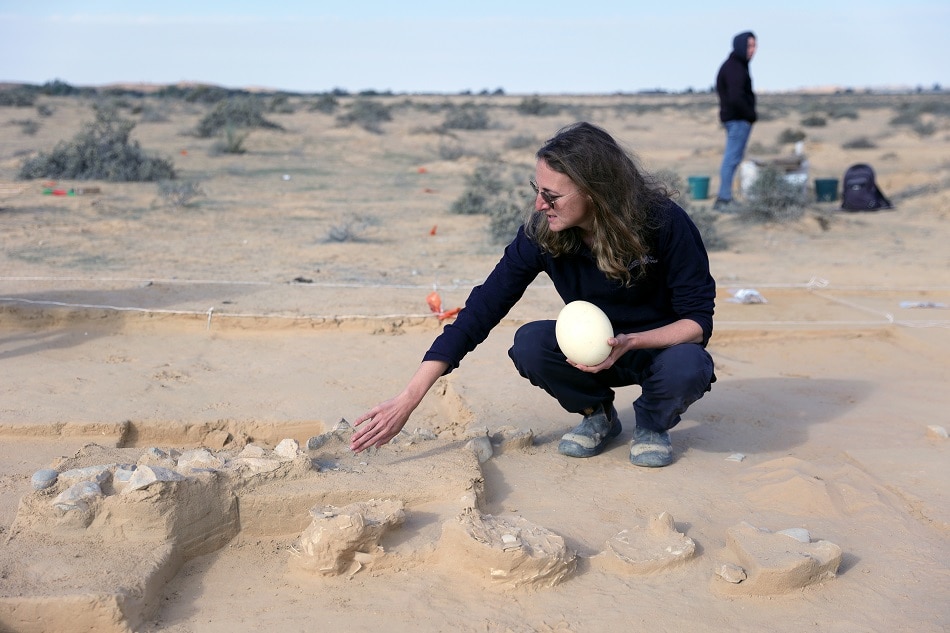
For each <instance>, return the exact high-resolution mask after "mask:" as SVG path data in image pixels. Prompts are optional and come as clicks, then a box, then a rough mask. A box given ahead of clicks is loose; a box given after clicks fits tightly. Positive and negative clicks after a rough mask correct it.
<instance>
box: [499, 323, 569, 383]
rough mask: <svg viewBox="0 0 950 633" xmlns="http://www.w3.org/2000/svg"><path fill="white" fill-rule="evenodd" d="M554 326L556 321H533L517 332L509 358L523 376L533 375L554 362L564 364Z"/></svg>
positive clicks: (509, 351)
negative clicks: (558, 361)
mask: <svg viewBox="0 0 950 633" xmlns="http://www.w3.org/2000/svg"><path fill="white" fill-rule="evenodd" d="M554 325H555V322H554V321H532V322H531V323H526V324H524V325H522V326H521V327H520V328H518V330H517V331H516V332H515V337H514V341H513V342H512V344H511V348H510V349H509V350H508V356H509V357H510V358H511V360H512V361H513V362H514V364H515V367H517V368H518V371H520V372H521V373H522V374H524V373H525V372H528V373H533V372H535V371H537V370H539V369H540V368H541V367H543V366H544V365H546V364H547V363H550V362H551V361H552V360H560V361H561V362H562V363H563V362H564V358H563V354H560V352H559V351H558V346H557V338H556V336H555V334H554ZM559 355H560V356H559Z"/></svg>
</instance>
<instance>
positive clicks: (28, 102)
mask: <svg viewBox="0 0 950 633" xmlns="http://www.w3.org/2000/svg"><path fill="white" fill-rule="evenodd" d="M34 103H36V90H35V89H32V88H30V87H28V86H16V87H15V88H7V89H5V90H0V106H7V107H14V108H30V107H33V104H34Z"/></svg>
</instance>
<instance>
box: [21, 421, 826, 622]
mask: <svg viewBox="0 0 950 633" xmlns="http://www.w3.org/2000/svg"><path fill="white" fill-rule="evenodd" d="M351 433H352V427H351V426H350V425H349V424H348V423H347V422H346V421H345V420H341V421H340V423H339V424H337V425H336V426H335V427H334V428H333V429H332V430H331V431H329V432H328V433H325V434H323V435H320V436H316V437H312V438H310V440H309V441H308V442H307V444H306V450H301V447H300V445H299V444H298V443H297V442H296V441H295V440H292V439H285V440H283V441H281V442H280V443H279V444H278V445H277V446H276V447H275V448H274V449H273V450H268V449H265V448H263V447H260V446H257V445H254V444H248V445H246V446H244V447H243V449H242V450H241V451H240V452H238V453H233V452H229V451H221V452H218V453H217V454H216V453H214V452H212V451H210V450H208V449H194V450H185V451H175V450H170V451H163V450H160V449H158V448H149V449H147V450H145V451H144V453H143V454H141V456H140V457H139V458H138V459H137V461H136V463H134V464H126V463H112V464H101V465H95V466H84V467H80V468H72V469H68V470H64V471H62V472H58V471H56V470H53V469H43V470H39V471H37V472H36V473H34V475H33V478H32V484H33V488H34V489H35V490H36V491H37V493H36V494H34V495H32V498H29V499H26V503H24V504H21V512H31V511H32V512H33V515H34V517H35V516H40V517H41V520H40V521H39V522H36V521H34V522H33V523H32V524H31V529H32V530H35V531H37V532H49V533H57V534H71V535H72V536H71V537H70V538H73V539H75V538H76V537H77V536H78V537H80V538H82V537H83V535H84V534H88V535H93V534H98V535H100V536H105V537H115V538H122V537H125V538H128V537H129V536H130V532H129V529H130V525H131V524H130V520H131V519H129V518H128V517H134V522H135V523H136V524H137V525H138V526H139V527H137V528H135V529H137V530H139V531H138V532H136V533H135V537H136V538H147V539H149V540H150V541H152V542H159V543H160V542H163V541H164V542H165V543H167V544H168V545H169V546H170V547H171V548H172V551H174V552H176V553H175V554H173V558H174V559H177V560H187V559H188V558H190V557H192V556H195V555H199V554H201V553H207V552H210V551H214V550H215V549H217V548H220V547H223V546H224V545H225V544H226V543H227V542H228V541H229V540H230V539H231V538H233V537H234V536H235V535H236V534H237V533H238V532H239V531H240V530H241V520H240V518H239V515H240V514H241V513H239V512H238V508H237V506H238V498H239V497H240V496H241V494H242V493H241V491H242V489H243V490H245V491H247V492H250V491H251V490H253V489H254V488H255V485H254V484H255V482H262V481H268V480H273V481H274V483H275V484H276V485H277V486H280V485H281V484H280V483H279V482H280V481H282V480H283V478H286V477H290V478H300V477H304V476H309V475H312V474H313V471H318V470H319V469H320V467H319V466H317V465H316V464H317V463H319V459H313V458H312V457H313V456H314V452H319V454H318V455H317V457H318V458H327V457H334V458H336V459H352V458H353V455H352V454H351V453H349V451H348V439H349V435H350V434H351ZM435 439H437V436H436V435H435V434H434V433H432V432H430V431H425V430H419V431H415V432H403V433H400V434H399V436H397V438H395V440H394V441H393V443H392V446H391V448H390V450H393V451H403V450H411V449H412V446H413V445H414V444H418V443H422V442H428V441H432V440H435ZM463 439H464V441H465V444H464V446H465V450H464V451H463V452H462V453H459V455H461V456H464V459H463V463H467V464H470V466H467V467H466V468H467V469H468V470H466V472H469V473H470V474H469V475H467V476H469V477H471V478H472V479H473V480H476V481H481V473H480V469H479V467H478V466H479V464H481V463H484V462H486V461H488V460H489V459H492V458H493V457H494V456H496V455H498V454H501V453H504V452H506V451H514V450H525V449H527V448H529V447H531V446H532V445H533V441H534V434H533V433H532V432H531V431H530V430H524V429H516V428H509V427H505V428H503V429H499V430H497V431H496V432H494V433H491V432H489V430H488V429H487V428H478V429H473V430H471V431H470V432H469V433H468V434H467V435H466V436H465V437H464V438H463ZM360 464H361V465H362V466H367V463H366V462H360ZM330 470H331V471H332V470H334V469H333V468H331V469H330ZM350 470H351V471H352V470H353V469H350ZM354 472H362V471H360V470H359V469H356V470H355V471H354ZM326 474H327V475H329V476H333V475H332V474H329V473H326ZM350 474H352V472H351V473H350ZM153 487H154V490H153ZM184 492H187V493H188V497H187V501H186V497H182V496H181V494H180V493H184ZM462 493H463V494H462V496H461V498H460V499H459V508H458V511H457V513H456V514H455V516H454V517H452V518H449V519H448V520H446V521H444V523H443V524H442V533H441V537H440V538H439V542H438V544H437V547H436V548H435V550H434V553H435V556H434V557H433V559H432V561H433V562H435V563H438V562H439V561H440V560H441V561H445V562H447V563H448V564H449V565H451V567H452V569H453V571H455V570H463V571H467V572H469V573H470V574H471V575H472V576H473V577H474V578H475V579H480V580H481V581H483V583H484V584H485V585H486V586H499V587H503V588H506V589H507V588H529V589H536V588H542V587H552V586H554V585H557V584H559V583H561V582H562V581H564V580H565V579H567V578H569V577H570V576H571V575H573V574H574V573H575V571H576V569H577V566H578V556H577V554H576V552H574V551H572V550H571V549H570V548H569V547H568V546H567V544H566V543H565V540H564V538H563V537H561V536H560V535H558V534H555V533H553V532H551V531H550V530H547V529H546V528H544V527H542V526H539V525H535V524H533V523H531V522H530V521H528V520H526V519H524V518H522V517H519V516H493V515H490V514H484V513H482V512H481V511H480V510H479V505H480V498H479V497H480V494H481V491H480V490H479V489H477V488H475V489H466V490H463V491H462ZM397 496H398V495H397ZM242 503H243V502H242ZM186 506H187V507H186ZM119 509H123V512H131V513H132V514H125V515H123V516H124V517H126V518H118V517H119V515H118V514H117V513H116V511H117V510H119ZM408 512H409V510H407V508H406V502H405V501H404V500H403V499H398V498H390V499H370V500H368V501H358V502H355V503H351V504H348V505H344V506H341V507H337V506H331V505H318V506H314V507H311V509H310V524H309V526H306V528H305V529H303V531H302V533H300V535H299V537H298V538H297V539H296V540H295V542H294V545H293V546H292V548H291V556H290V559H289V561H288V564H289V566H290V567H291V568H295V569H298V570H302V571H304V572H308V573H313V574H318V575H325V576H337V575H352V574H355V573H357V572H358V571H360V570H361V569H365V568H367V567H371V566H374V565H376V564H378V563H379V562H380V561H381V559H382V558H383V557H385V556H388V555H389V554H388V553H387V552H385V551H384V549H383V547H382V546H381V545H380V543H381V540H382V539H383V537H384V536H385V535H386V534H387V533H388V532H389V531H390V530H394V529H397V528H399V527H400V526H401V525H403V524H404V522H405V521H406V518H407V514H408ZM97 514H101V515H102V516H101V517H98V518H97ZM172 515H174V518H169V517H170V516H172ZM18 517H19V514H18ZM47 519H48V520H47ZM110 522H112V523H111V524H110ZM300 525H301V526H303V525H305V524H304V523H300ZM14 527H16V524H15V526H14ZM90 530H91V531H90ZM14 533H16V530H14ZM696 550H697V546H696V543H695V542H694V541H693V540H692V539H691V538H689V537H687V536H686V535H685V534H683V533H681V532H679V531H678V530H677V529H676V526H675V522H674V520H673V517H672V516H670V514H669V513H666V512H663V513H661V514H659V515H657V516H653V517H650V519H649V521H648V523H647V525H645V526H643V527H634V528H631V529H627V530H623V531H621V532H620V533H619V534H617V535H615V536H613V537H612V538H610V539H608V540H607V541H606V542H605V543H604V547H603V550H602V551H601V553H600V554H598V555H596V556H593V557H592V558H591V565H592V566H593V567H597V568H600V569H602V570H605V571H610V572H615V573H625V574H654V573H659V572H664V571H667V570H670V569H673V568H676V567H679V566H681V565H683V564H685V563H686V562H688V561H690V560H691V559H693V558H694V557H695V554H696ZM726 550H727V552H728V553H729V554H730V555H731V556H730V558H732V559H733V560H730V561H728V562H724V563H722V564H720V565H719V566H718V567H717V568H716V570H715V573H714V574H713V577H712V583H713V585H714V587H713V588H714V589H715V590H718V591H719V592H722V593H726V594H730V593H731V594H746V595H774V594H779V593H786V592H789V591H793V590H795V589H798V588H801V587H804V586H806V585H809V584H813V583H817V582H821V581H824V580H827V579H830V578H833V577H834V576H835V574H836V572H837V569H838V566H839V564H840V561H841V550H840V548H839V547H837V546H836V545H834V544H832V543H829V542H827V541H817V542H813V541H812V539H811V536H810V534H808V533H807V531H805V530H801V529H792V530H782V531H779V532H774V533H773V532H770V531H768V530H764V529H761V528H756V527H753V526H751V525H749V524H747V523H740V524H739V525H737V526H735V527H733V528H731V529H730V530H729V532H728V540H727V543H726ZM169 560H172V559H169ZM168 565H171V567H167V566H166V567H167V569H171V570H172V573H174V569H173V568H176V567H177V564H176V563H173V562H169V563H168ZM143 609H146V610H147V608H146V607H143Z"/></svg>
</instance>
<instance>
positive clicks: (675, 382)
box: [651, 344, 713, 398]
mask: <svg viewBox="0 0 950 633" xmlns="http://www.w3.org/2000/svg"><path fill="white" fill-rule="evenodd" d="M657 360H658V361H659V362H657V363H656V365H655V366H654V370H655V373H654V374H653V377H652V380H651V382H653V383H654V384H655V385H656V386H658V387H659V386H660V385H662V387H660V388H661V390H662V391H664V392H666V393H670V394H671V393H677V394H682V395H685V396H687V397H688V398H698V397H699V396H701V395H702V394H703V393H705V392H706V391H708V390H709V386H710V383H711V381H712V379H713V361H712V357H711V356H710V355H709V352H707V351H706V350H705V349H704V348H703V347H702V346H700V345H695V344H685V345H674V346H673V347H670V348H667V349H665V350H663V353H662V354H660V358H658V359H657Z"/></svg>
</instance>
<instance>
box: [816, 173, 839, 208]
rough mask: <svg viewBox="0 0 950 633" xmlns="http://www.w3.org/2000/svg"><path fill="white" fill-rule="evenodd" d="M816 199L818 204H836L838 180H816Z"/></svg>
mask: <svg viewBox="0 0 950 633" xmlns="http://www.w3.org/2000/svg"><path fill="white" fill-rule="evenodd" d="M815 199H816V200H818V202H834V201H835V200H837V199H838V179H837V178H816V179H815Z"/></svg>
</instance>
